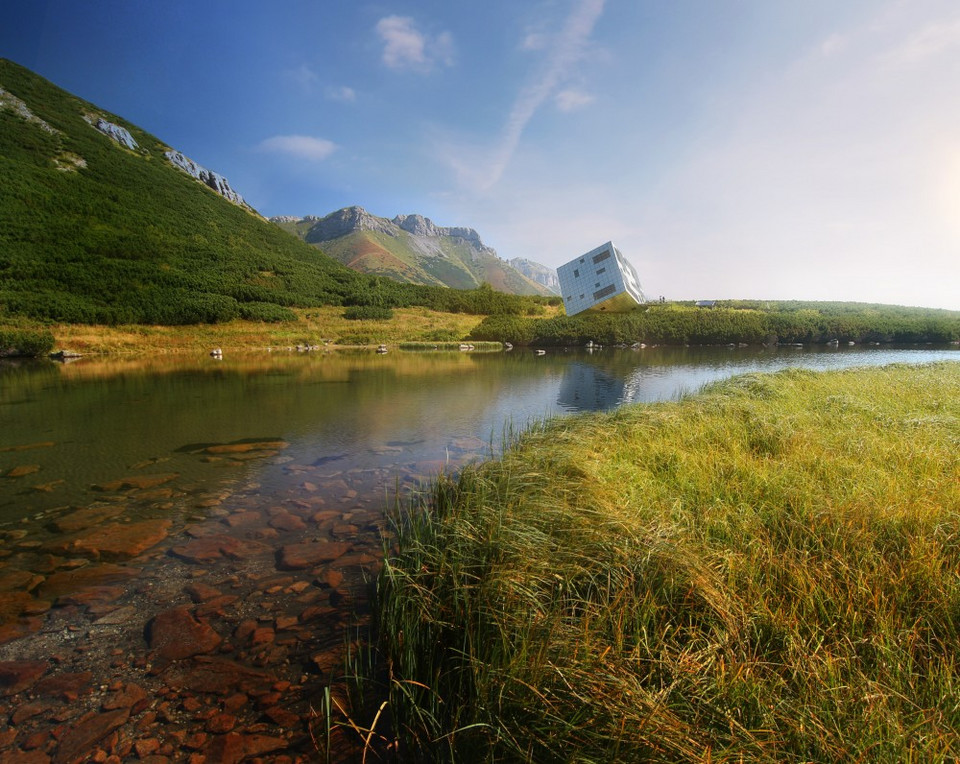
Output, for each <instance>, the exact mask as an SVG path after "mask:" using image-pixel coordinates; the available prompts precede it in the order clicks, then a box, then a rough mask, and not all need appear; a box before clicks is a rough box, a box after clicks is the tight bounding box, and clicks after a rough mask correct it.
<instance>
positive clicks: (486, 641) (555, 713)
mask: <svg viewBox="0 0 960 764" xmlns="http://www.w3.org/2000/svg"><path fill="white" fill-rule="evenodd" d="M394 526H395V527H394V529H393V530H394V533H395V539H394V541H393V543H394V548H393V549H392V551H391V554H390V556H389V558H388V561H387V564H386V565H385V566H384V569H383V572H382V574H381V579H380V582H379V618H380V624H379V628H380V634H381V638H382V640H383V647H384V650H385V653H386V655H387V658H388V661H389V664H390V672H391V706H392V713H393V718H394V720H395V723H396V728H397V735H398V737H399V740H400V747H401V750H402V751H404V752H405V754H406V755H407V757H408V758H409V759H411V760H456V761H485V760H497V761H511V760H514V761H537V762H543V761H574V760H575V761H597V762H601V761H603V762H607V761H786V762H791V761H794V762H802V761H819V762H829V761H870V762H877V761H880V762H883V761H888V762H901V761H948V760H955V759H956V758H957V757H960V673H958V658H960V364H956V363H944V364H935V365H929V366H924V367H902V366H891V367H886V368H882V369H870V370H848V371H842V372H831V373H814V372H807V371H798V370H789V371H784V372H780V373H778V374H775V375H769V376H762V375H747V376H743V377H739V378H735V379H733V380H729V381H726V382H723V383H720V384H717V385H715V386H712V387H710V388H708V389H707V390H705V391H703V392H702V393H700V394H697V395H694V396H689V397H686V398H684V399H682V400H679V401H674V402H670V403H663V404H657V405H651V406H634V407H629V408H625V409H621V410H619V411H617V412H615V413H610V414H602V415H595V414H594V415H588V416H581V417H575V418H567V419H560V420H556V421H552V422H549V423H546V424H544V425H542V426H540V427H538V428H536V429H535V430H534V431H532V432H529V433H528V434H526V435H524V436H523V437H521V438H520V439H519V440H518V441H517V442H516V443H515V444H514V445H513V446H512V447H511V448H510V449H508V450H507V451H506V453H505V454H504V455H503V456H502V457H501V458H500V459H499V460H497V461H491V462H487V463H484V464H481V465H477V466H474V467H471V468H468V469H466V470H464V471H463V472H462V473H461V474H460V475H459V477H457V478H456V479H452V478H441V479H440V480H438V481H437V482H436V483H435V484H434V485H433V486H432V488H431V489H430V490H429V492H427V493H425V495H424V496H423V497H422V500H421V501H420V502H419V503H418V504H414V505H408V506H405V507H404V508H402V509H401V510H398V512H397V514H396V517H395V518H394Z"/></svg>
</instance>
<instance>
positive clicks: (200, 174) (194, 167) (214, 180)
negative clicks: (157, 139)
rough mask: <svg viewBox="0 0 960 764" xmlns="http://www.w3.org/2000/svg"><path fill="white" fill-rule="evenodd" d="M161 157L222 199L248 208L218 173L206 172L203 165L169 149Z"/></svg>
mask: <svg viewBox="0 0 960 764" xmlns="http://www.w3.org/2000/svg"><path fill="white" fill-rule="evenodd" d="M163 155H164V156H165V157H166V158H167V159H168V160H170V163H171V164H172V165H173V166H174V167H178V168H179V169H181V170H183V171H184V172H185V173H187V175H190V176H191V177H193V178H196V179H197V180H199V181H200V182H201V183H203V184H204V185H206V186H209V187H210V188H212V189H213V190H214V191H216V192H217V193H218V194H220V196H222V197H223V198H224V199H227V200H228V201H231V202H233V203H234V204H237V205H239V206H241V207H247V208H248V209H249V208H250V205H249V204H247V203H246V202H245V201H244V199H243V197H242V196H240V194H238V193H237V192H236V191H234V190H233V189H232V188H231V187H230V182H229V181H228V180H227V179H226V178H225V177H223V176H222V175H221V174H220V173H217V172H214V171H213V170H208V169H207V168H206V167H204V166H203V165H199V164H197V163H196V162H194V161H193V160H192V159H190V157H188V156H185V155H184V154H182V153H180V152H179V151H174V150H172V149H171V150H170V151H165V152H164V154H163Z"/></svg>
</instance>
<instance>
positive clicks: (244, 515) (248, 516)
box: [220, 511, 263, 528]
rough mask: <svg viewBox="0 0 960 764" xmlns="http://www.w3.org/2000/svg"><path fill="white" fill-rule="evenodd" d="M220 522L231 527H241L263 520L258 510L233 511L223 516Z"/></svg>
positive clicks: (256, 523)
mask: <svg viewBox="0 0 960 764" xmlns="http://www.w3.org/2000/svg"><path fill="white" fill-rule="evenodd" d="M220 522H221V523H223V524H224V525H227V526H229V527H231V528H242V527H244V526H250V525H258V524H259V523H261V522H263V516H262V515H261V514H260V513H259V512H250V511H247V512H234V513H233V514H230V515H227V516H226V517H224V518H223V519H222V520H221V521H220Z"/></svg>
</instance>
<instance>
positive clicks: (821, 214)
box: [0, 0, 960, 310]
mask: <svg viewBox="0 0 960 764" xmlns="http://www.w3.org/2000/svg"><path fill="white" fill-rule="evenodd" d="M4 5H5V9H4V13H3V20H2V24H0V56H2V57H5V58H9V59H12V60H14V61H16V62H17V63H19V64H22V65H24V66H26V67H28V68H30V69H32V70H34V71H35V72H37V73H39V74H41V75H42V76H44V77H46V78H47V79H49V80H51V81H53V82H54V83H55V84H57V85H59V86H60V87H63V88H65V89H66V90H69V91H70V92H72V93H74V94H76V95H78V96H80V97H81V98H84V99H86V100H88V101H92V102H93V103H95V104H97V105H98V106H99V107H101V108H103V109H105V110H107V111H110V112H113V113H115V114H119V115H120V116H122V117H124V118H125V119H127V120H129V121H131V122H133V123H134V124H137V125H138V126H140V127H142V128H143V129H145V130H147V131H148V132H150V133H152V134H154V135H155V136H157V137H158V138H160V139H161V140H162V141H164V142H166V143H168V144H170V146H172V147H174V148H176V149H178V150H180V151H182V152H183V153H185V154H186V155H187V156H189V157H191V158H192V159H193V160H195V161H196V162H198V163H200V164H202V165H204V166H206V167H208V168H210V169H212V170H215V171H217V172H219V173H221V174H223V175H225V176H226V177H227V178H228V179H229V181H230V183H231V185H232V186H233V187H234V188H235V189H236V190H237V191H238V192H239V193H241V194H242V195H243V196H244V197H245V198H246V200H247V201H248V202H249V203H251V204H252V206H254V207H255V208H256V209H257V210H258V211H259V212H261V213H262V214H263V215H266V216H272V215H297V216H302V215H320V216H322V215H326V214H328V213H330V212H333V211H335V210H338V209H341V208H343V207H348V206H353V205H357V206H361V207H363V208H365V209H366V210H367V211H368V212H370V213H372V214H374V215H379V216H381V217H388V218H392V217H394V216H395V215H398V214H409V213H419V214H421V215H424V216H426V217H429V218H431V219H432V220H433V221H434V222H435V223H437V224H438V225H441V226H465V227H469V228H474V229H476V230H477V232H478V233H479V234H480V237H481V238H482V239H483V241H484V243H485V244H487V245H489V246H492V247H493V248H495V249H496V250H497V253H498V254H499V255H500V256H501V257H502V258H504V259H510V258H514V257H525V258H528V259H531V260H535V261H537V262H540V263H543V264H544V265H549V266H552V267H556V266H558V265H561V264H562V263H564V262H566V261H568V260H571V259H573V258H574V257H577V256H578V255H580V254H582V253H584V252H586V251H588V250H590V249H593V248H594V247H596V246H598V245H600V244H602V243H604V242H606V241H608V240H612V241H613V242H614V243H615V244H616V245H617V247H618V248H619V249H620V250H621V252H622V253H623V254H624V256H625V257H626V258H627V259H628V260H629V261H630V262H632V263H633V265H634V266H635V268H636V269H637V271H638V273H639V275H640V279H641V283H642V286H643V288H644V291H645V293H646V294H647V296H648V297H649V298H652V299H656V298H659V297H660V296H661V295H662V296H664V297H666V298H667V299H769V300H778V299H779V300H787V299H797V300H849V301H858V302H879V303H887V304H897V305H918V306H924V307H940V308H948V309H952V310H960V4H958V3H957V2H956V0H844V2H840V3H838V2H836V0H802V1H801V0H669V2H665V1H664V0H526V2H517V0H482V1H481V0H458V1H456V2H450V0H405V1H404V0H397V1H394V0H371V1H370V2H367V1H365V0H353V1H352V2H336V1H335V0H312V1H308V0H278V1H277V2H273V3H264V2H260V1H258V2H249V1H248V0H203V1H202V2H197V1H196V0H189V1H188V0H166V1H165V2H156V0H97V2H77V1H76V0H11V1H9V2H7V3H5V4H4Z"/></svg>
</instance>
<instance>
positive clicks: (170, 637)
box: [147, 607, 223, 660]
mask: <svg viewBox="0 0 960 764" xmlns="http://www.w3.org/2000/svg"><path fill="white" fill-rule="evenodd" d="M147 641H148V643H149V645H150V649H151V650H154V651H156V653H157V654H158V655H159V656H160V657H161V658H165V659H167V660H181V659H183V658H190V657H191V656H194V655H202V654H204V653H210V652H213V651H214V650H216V649H217V647H218V646H219V645H220V643H221V642H222V641H223V639H222V638H221V637H220V635H219V634H217V632H216V631H215V630H214V629H213V627H212V626H210V625H209V624H208V623H205V622H202V621H198V620H197V619H196V618H194V617H193V614H192V613H191V612H190V609H189V608H187V607H175V608H171V609H170V610H165V611H164V612H162V613H158V614H157V615H156V616H154V617H153V618H152V619H151V620H150V621H149V623H147Z"/></svg>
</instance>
